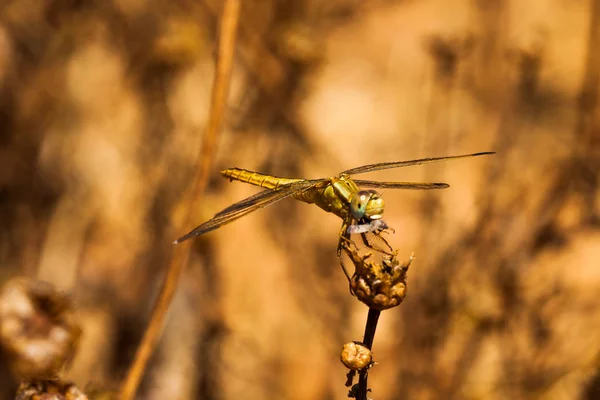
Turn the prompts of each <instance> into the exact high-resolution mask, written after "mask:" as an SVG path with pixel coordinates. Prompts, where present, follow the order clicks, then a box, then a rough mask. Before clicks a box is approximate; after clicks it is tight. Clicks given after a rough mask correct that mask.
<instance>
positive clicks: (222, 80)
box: [120, 0, 240, 400]
mask: <svg viewBox="0 0 600 400" xmlns="http://www.w3.org/2000/svg"><path fill="white" fill-rule="evenodd" d="M239 14H240V0H226V1H225V4H224V7H223V15H222V18H221V26H220V31H219V40H218V51H217V63H216V70H215V82H214V86H213V89H212V96H211V111H210V117H209V120H208V124H207V128H206V132H205V134H204V137H203V140H202V147H201V151H200V156H199V157H198V166H197V169H196V177H195V179H194V189H193V191H192V192H191V193H192V195H191V197H190V198H189V201H188V202H187V204H188V206H187V213H186V215H187V217H188V218H186V219H185V220H184V221H185V223H187V221H190V220H191V218H192V217H193V212H194V211H193V210H194V209H196V208H197V207H198V203H199V202H200V199H201V197H202V194H203V192H204V189H205V188H206V185H207V183H208V177H209V175H210V170H211V165H212V161H213V154H214V147H215V144H216V141H217V136H218V132H219V128H220V127H221V122H222V120H223V114H224V109H225V106H226V103H227V95H228V93H229V81H230V75H231V69H232V65H233V58H234V53H235V40H236V35H237V27H238V21H239ZM190 246H191V241H187V242H184V243H182V244H180V245H178V246H176V247H175V249H174V253H173V257H172V258H171V263H170V264H169V269H168V272H167V276H166V278H165V281H164V283H163V286H162V288H161V291H160V294H159V296H158V299H157V301H156V304H155V305H154V309H153V311H152V317H151V319H150V323H149V324H148V327H147V329H146V332H145V333H144V337H143V338H142V342H141V344H140V347H139V348H138V350H137V352H136V355H135V359H134V360H133V363H132V365H131V367H130V369H129V371H128V373H127V376H126V378H125V381H124V383H123V386H122V388H121V395H120V398H121V400H131V399H133V397H134V395H135V393H136V391H137V388H138V386H139V384H140V381H141V379H142V377H143V375H144V371H145V370H146V366H147V364H148V360H149V359H150V356H151V355H152V353H153V352H154V349H155V347H156V344H157V342H158V339H159V338H160V334H161V332H162V328H163V324H164V320H165V317H166V315H167V312H168V310H169V307H170V305H171V301H172V300H173V296H174V295H175V291H176V289H177V286H178V283H179V278H180V276H181V272H182V271H183V268H184V266H185V265H186V264H187V260H188V258H189V254H190Z"/></svg>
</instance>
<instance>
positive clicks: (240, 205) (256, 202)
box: [173, 181, 315, 244]
mask: <svg viewBox="0 0 600 400" xmlns="http://www.w3.org/2000/svg"><path fill="white" fill-rule="evenodd" d="M314 184H315V182H313V181H303V182H300V183H295V184H292V185H288V186H284V187H282V188H280V189H277V190H270V189H268V190H263V191H262V192H260V193H258V194H255V195H254V196H251V197H248V198H247V199H244V200H242V201H239V202H237V203H235V204H233V205H231V206H229V207H227V208H226V209H224V210H222V211H220V212H219V213H217V214H216V215H215V216H214V217H212V218H211V219H209V220H208V221H206V222H205V223H203V224H202V225H200V226H197V227H196V228H194V229H193V230H192V231H191V232H189V233H187V234H185V235H183V236H182V237H180V238H179V239H177V240H176V241H174V242H173V243H175V244H176V243H181V242H183V241H184V240H187V239H190V238H192V237H194V236H198V235H202V234H203V233H206V232H210V231H212V230H215V229H217V228H218V227H220V226H223V225H225V224H228V223H230V222H232V221H235V220H236V219H238V218H241V217H243V216H244V215H246V214H249V213H251V212H252V211H256V210H258V209H259V208H263V207H266V206H268V205H270V204H273V203H275V202H277V201H280V200H283V199H285V198H287V197H290V196H293V195H295V194H298V193H301V192H303V191H305V190H307V189H310V188H311V187H312V186H313V185H314Z"/></svg>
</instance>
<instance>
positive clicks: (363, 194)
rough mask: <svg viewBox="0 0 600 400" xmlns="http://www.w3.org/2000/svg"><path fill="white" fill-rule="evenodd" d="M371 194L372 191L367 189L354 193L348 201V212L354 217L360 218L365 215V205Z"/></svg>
mask: <svg viewBox="0 0 600 400" xmlns="http://www.w3.org/2000/svg"><path fill="white" fill-rule="evenodd" d="M372 196H373V193H371V192H369V191H367V190H361V191H359V192H357V193H356V194H355V195H354V197H353V198H352V202H351V203H350V212H351V213H352V216H353V217H354V218H355V219H357V220H360V219H362V218H363V217H364V216H365V211H366V210H367V205H368V204H369V200H370V199H371V197H372Z"/></svg>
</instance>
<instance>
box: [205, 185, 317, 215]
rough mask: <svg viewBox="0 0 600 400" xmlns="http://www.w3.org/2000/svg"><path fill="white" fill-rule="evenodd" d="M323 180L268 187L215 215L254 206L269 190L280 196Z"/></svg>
mask: <svg viewBox="0 0 600 400" xmlns="http://www.w3.org/2000/svg"><path fill="white" fill-rule="evenodd" d="M321 181H322V179H313V180H304V181H302V182H297V183H293V184H291V185H287V186H281V187H279V188H278V189H268V190H265V191H262V192H259V193H257V194H255V195H254V196H250V197H248V198H246V199H244V200H242V201H239V202H237V203H235V204H232V205H230V206H229V207H227V208H225V209H224V210H221V211H219V212H218V213H217V214H215V217H218V216H221V215H224V214H229V213H231V212H234V211H237V210H242V209H244V208H247V207H252V206H253V205H254V204H255V203H256V202H257V201H260V200H261V199H262V198H263V197H264V196H266V193H268V192H276V193H279V196H283V195H284V193H287V192H288V191H290V190H294V189H295V188H300V187H304V188H310V187H312V186H314V185H315V184H316V183H318V182H321ZM286 197H288V196H286Z"/></svg>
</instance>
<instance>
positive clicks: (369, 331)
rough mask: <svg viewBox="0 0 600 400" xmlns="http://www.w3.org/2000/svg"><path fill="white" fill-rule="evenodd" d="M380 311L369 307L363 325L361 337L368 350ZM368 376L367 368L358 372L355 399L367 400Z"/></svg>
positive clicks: (371, 344)
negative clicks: (365, 323)
mask: <svg viewBox="0 0 600 400" xmlns="http://www.w3.org/2000/svg"><path fill="white" fill-rule="evenodd" d="M380 314H381V311H378V310H375V309H373V308H369V315H368V316H367V325H366V326H365V336H364V338H363V344H364V345H365V346H367V348H368V349H369V350H371V349H372V348H373V339H375V331H376V330H377V321H379V315H380ZM368 376H369V370H368V368H366V369H364V370H362V371H360V372H359V374H358V392H357V393H356V399H357V400H367V399H368V397H367V392H368V390H369V385H368V384H367V378H368Z"/></svg>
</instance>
